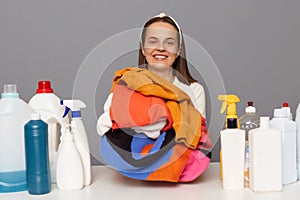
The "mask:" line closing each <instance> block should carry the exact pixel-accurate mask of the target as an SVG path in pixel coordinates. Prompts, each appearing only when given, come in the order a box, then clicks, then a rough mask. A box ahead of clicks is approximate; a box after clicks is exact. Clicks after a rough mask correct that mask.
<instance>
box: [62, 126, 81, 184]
mask: <svg viewBox="0 0 300 200" xmlns="http://www.w3.org/2000/svg"><path fill="white" fill-rule="evenodd" d="M62 130H64V131H63V134H62V136H61V143H60V145H59V150H58V158H57V170H56V184H57V187H58V189H60V190H80V189H82V188H83V182H84V176H83V166H82V162H81V158H80V154H79V152H78V150H77V148H76V145H75V144H74V139H73V135H72V133H71V131H70V126H66V127H65V128H63V129H62Z"/></svg>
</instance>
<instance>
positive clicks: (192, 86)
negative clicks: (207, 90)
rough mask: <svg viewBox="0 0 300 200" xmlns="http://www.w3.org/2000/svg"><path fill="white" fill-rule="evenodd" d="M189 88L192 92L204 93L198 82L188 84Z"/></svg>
mask: <svg viewBox="0 0 300 200" xmlns="http://www.w3.org/2000/svg"><path fill="white" fill-rule="evenodd" d="M190 87H191V88H192V90H193V91H204V88H203V86H202V85H201V84H200V83H198V82H193V83H191V84H190Z"/></svg>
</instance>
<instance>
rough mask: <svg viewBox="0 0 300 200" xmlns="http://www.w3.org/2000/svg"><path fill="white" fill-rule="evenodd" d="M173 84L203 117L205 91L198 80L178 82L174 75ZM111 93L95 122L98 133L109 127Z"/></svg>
mask: <svg viewBox="0 0 300 200" xmlns="http://www.w3.org/2000/svg"><path fill="white" fill-rule="evenodd" d="M173 84H174V85H175V86H177V87H178V88H180V89H181V90H182V91H184V92H185V93H186V94H187V95H189V97H190V98H191V100H192V103H193V104H194V107H195V108H196V109H197V110H198V111H199V112H200V113H201V115H202V116H203V117H205V116H206V111H205V110H206V109H205V92H204V89H203V86H202V85H200V84H199V83H198V82H194V83H192V84H190V85H186V84H184V83H182V82H180V81H179V80H178V79H177V78H176V77H175V79H174V81H173ZM112 97H113V93H110V94H109V95H108V97H107V99H106V102H105V103H104V106H103V111H104V113H103V114H101V115H100V117H99V119H98V122H97V132H98V134H99V135H101V136H103V135H104V134H105V133H106V132H107V131H108V130H109V129H110V128H111V127H112V123H111V119H110V116H109V108H110V105H111V101H112Z"/></svg>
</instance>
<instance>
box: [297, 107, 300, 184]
mask: <svg viewBox="0 0 300 200" xmlns="http://www.w3.org/2000/svg"><path fill="white" fill-rule="evenodd" d="M296 130H297V173H298V180H300V103H299V104H298V107H297V110H296Z"/></svg>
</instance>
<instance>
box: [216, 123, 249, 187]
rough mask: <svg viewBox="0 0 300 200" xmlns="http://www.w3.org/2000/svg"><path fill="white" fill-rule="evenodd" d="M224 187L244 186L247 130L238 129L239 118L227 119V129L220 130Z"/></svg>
mask: <svg viewBox="0 0 300 200" xmlns="http://www.w3.org/2000/svg"><path fill="white" fill-rule="evenodd" d="M220 134H221V148H222V172H223V188H224V189H225V190H240V189H243V188H244V156H245V130H241V129H237V119H236V118H228V119H227V129H224V130H222V131H221V132H220Z"/></svg>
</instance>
